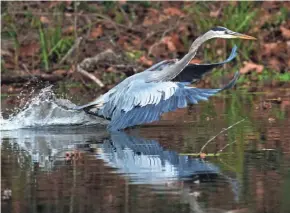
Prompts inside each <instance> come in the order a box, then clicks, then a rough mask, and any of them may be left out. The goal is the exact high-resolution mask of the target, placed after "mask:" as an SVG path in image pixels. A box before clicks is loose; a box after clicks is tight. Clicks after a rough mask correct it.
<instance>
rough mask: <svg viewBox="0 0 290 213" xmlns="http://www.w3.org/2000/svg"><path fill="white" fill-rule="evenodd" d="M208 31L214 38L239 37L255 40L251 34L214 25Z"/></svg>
mask: <svg viewBox="0 0 290 213" xmlns="http://www.w3.org/2000/svg"><path fill="white" fill-rule="evenodd" d="M208 33H210V34H211V36H212V37H215V38H240V39H248V40H256V38H254V37H252V36H248V35H245V34H241V33H237V32H234V31H231V30H229V29H227V28H225V27H214V28H212V29H211V30H210V31H209V32H208Z"/></svg>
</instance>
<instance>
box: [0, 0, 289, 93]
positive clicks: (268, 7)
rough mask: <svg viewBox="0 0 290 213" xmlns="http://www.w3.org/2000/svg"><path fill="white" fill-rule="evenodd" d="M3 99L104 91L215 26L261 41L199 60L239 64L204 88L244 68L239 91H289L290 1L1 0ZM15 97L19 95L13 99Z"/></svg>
mask: <svg viewBox="0 0 290 213" xmlns="http://www.w3.org/2000/svg"><path fill="white" fill-rule="evenodd" d="M1 5H2V11H1V12H2V15H1V18H2V26H1V27H2V40H1V45H2V47H1V89H2V97H6V96H7V95H8V94H17V93H20V92H21V91H23V90H25V89H27V88H30V87H34V88H38V87H39V88H40V87H43V85H44V83H46V84H53V85H55V88H57V90H58V91H60V92H61V93H66V92H68V93H70V95H72V94H75V93H79V94H82V93H83V92H85V93H87V94H88V96H90V95H94V96H95V95H96V94H101V93H103V92H105V91H106V90H108V89H110V88H111V87H113V86H114V85H115V84H117V83H118V82H120V81H121V80H122V79H124V78H126V77H128V76H130V75H132V74H134V73H136V72H141V71H143V70H145V69H146V68H148V67H150V66H151V65H153V64H155V63H157V62H159V61H161V60H165V59H169V58H181V57H182V56H183V55H184V54H185V53H186V52H187V50H188V48H189V46H190V45H191V43H192V41H193V40H194V39H195V38H196V37H197V36H199V35H200V34H202V33H204V32H205V31H207V30H208V29H210V28H212V27H214V26H220V25H221V26H225V27H227V28H229V29H232V30H235V31H238V32H241V33H246V34H249V35H252V36H255V37H257V38H258V40H257V41H256V42H250V41H239V40H223V39H216V40H212V41H209V42H207V43H206V44H205V45H203V46H202V47H201V49H200V50H199V51H198V54H197V56H196V58H195V59H194V60H193V61H192V63H206V62H217V61H221V60H224V59H225V58H226V56H227V54H228V53H229V52H230V50H231V48H232V47H233V45H237V46H238V56H237V59H236V60H235V61H234V62H231V63H229V64H226V65H224V66H223V67H222V68H219V69H216V70H215V71H214V72H213V73H211V74H210V75H208V76H207V77H206V78H205V79H204V80H202V81H201V82H200V83H199V85H198V86H205V87H209V86H218V84H221V83H222V82H223V81H225V78H230V77H231V75H233V73H234V72H235V71H236V70H239V71H240V72H241V73H242V76H241V78H240V79H239V82H238V83H239V88H243V89H246V90H249V91H261V89H260V88H261V87H260V85H264V86H266V87H282V88H288V87H289V82H290V70H289V67H290V59H289V54H290V53H289V45H290V21H289V18H288V17H289V10H290V3H289V2H214V3H208V2H126V1H122V2H71V1H66V2H58V1H55V2H1ZM10 97H13V96H10Z"/></svg>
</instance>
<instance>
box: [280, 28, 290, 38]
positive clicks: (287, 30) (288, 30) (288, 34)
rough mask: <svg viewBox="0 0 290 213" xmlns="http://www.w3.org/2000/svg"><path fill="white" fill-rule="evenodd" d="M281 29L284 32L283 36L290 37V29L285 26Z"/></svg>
mask: <svg viewBox="0 0 290 213" xmlns="http://www.w3.org/2000/svg"><path fill="white" fill-rule="evenodd" d="M280 30H281V32H282V36H283V37H284V38H286V39H290V29H287V28H285V27H283V26H281V27H280Z"/></svg>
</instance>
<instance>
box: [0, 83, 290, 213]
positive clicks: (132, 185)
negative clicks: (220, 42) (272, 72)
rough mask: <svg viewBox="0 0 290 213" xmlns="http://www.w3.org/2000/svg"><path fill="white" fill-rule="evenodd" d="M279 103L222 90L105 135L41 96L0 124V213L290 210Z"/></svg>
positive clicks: (286, 135)
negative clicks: (154, 120) (154, 119)
mask: <svg viewBox="0 0 290 213" xmlns="http://www.w3.org/2000/svg"><path fill="white" fill-rule="evenodd" d="M277 94H279V96H278V95H277ZM289 97H290V96H289V91H282V90H281V91H279V93H271V92H267V93H261V94H249V93H246V92H234V91H231V93H228V94H222V95H221V96H219V97H215V98H212V99H211V100H210V101H209V102H203V103H201V104H199V105H196V106H192V107H190V108H189V109H188V110H179V111H177V112H176V113H170V114H167V115H165V116H164V117H163V119H162V121H161V122H159V123H155V124H152V125H146V126H144V127H142V128H140V127H139V128H134V129H130V130H128V131H126V132H120V133H114V134H109V133H108V132H106V130H105V126H106V122H105V121H103V120H98V121H96V120H95V119H94V118H93V117H91V116H88V115H86V114H84V113H82V112H79V113H76V112H73V111H71V110H69V108H70V106H73V103H71V102H69V101H68V100H64V99H57V98H56V97H55V95H54V94H53V92H52V91H51V88H46V89H44V90H43V91H41V92H40V94H39V95H38V96H36V97H35V98H34V99H32V100H31V101H30V102H29V103H28V104H27V105H26V107H25V109H23V110H21V112H20V113H18V114H17V115H15V116H12V117H10V118H9V119H2V124H1V161H2V170H1V185H2V187H1V190H2V212H7V213H9V212H21V213H22V212H23V213H31V212H49V213H51V212H61V213H62V212H77V213H82V212H88V213H91V212H102V213H103V212H133V213H139V212H140V213H141V212H160V213H165V212H166V213H167V212H197V213H208V212H228V213H229V212H290V205H289V203H290V145H289V143H290V131H289V129H290V119H289V113H290V99H289ZM277 98H280V99H277ZM44 114H45V115H46V116H43V115H44ZM243 119H245V120H244V121H243V122H241V123H239V124H237V125H235V126H233V127H232V128H230V129H229V130H227V131H224V132H222V133H221V134H219V133H220V132H221V131H222V130H223V129H224V128H227V127H229V126H231V125H233V124H235V123H237V122H239V121H241V120H243ZM216 135H218V136H217V137H216V138H215V139H214V140H213V141H212V142H210V143H209V144H208V145H207V146H206V147H205V149H204V150H203V152H204V153H205V155H206V158H203V157H202V158H200V157H197V156H198V153H199V152H200V151H201V149H202V147H203V145H204V144H205V143H206V142H207V141H209V140H210V139H211V138H212V137H213V136H216Z"/></svg>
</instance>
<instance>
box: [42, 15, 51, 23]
mask: <svg viewBox="0 0 290 213" xmlns="http://www.w3.org/2000/svg"><path fill="white" fill-rule="evenodd" d="M40 22H41V23H43V24H49V23H50V20H49V19H48V18H47V17H46V16H40Z"/></svg>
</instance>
